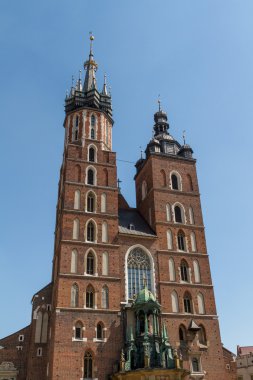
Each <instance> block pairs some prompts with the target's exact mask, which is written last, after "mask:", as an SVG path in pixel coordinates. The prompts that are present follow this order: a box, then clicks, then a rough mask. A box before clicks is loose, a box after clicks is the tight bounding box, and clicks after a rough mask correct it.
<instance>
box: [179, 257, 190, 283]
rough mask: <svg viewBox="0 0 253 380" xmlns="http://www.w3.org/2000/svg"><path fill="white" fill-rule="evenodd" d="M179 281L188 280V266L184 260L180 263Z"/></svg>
mask: <svg viewBox="0 0 253 380" xmlns="http://www.w3.org/2000/svg"><path fill="white" fill-rule="evenodd" d="M180 274H181V281H185V282H189V268H188V265H187V262H186V261H185V260H182V261H181V264H180Z"/></svg>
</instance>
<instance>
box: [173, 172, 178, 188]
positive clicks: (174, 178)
mask: <svg viewBox="0 0 253 380" xmlns="http://www.w3.org/2000/svg"><path fill="white" fill-rule="evenodd" d="M171 185H172V189H173V190H179V185H178V178H177V176H176V174H172V176H171Z"/></svg>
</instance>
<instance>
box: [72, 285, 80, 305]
mask: <svg viewBox="0 0 253 380" xmlns="http://www.w3.org/2000/svg"><path fill="white" fill-rule="evenodd" d="M78 297H79V289H78V285H77V284H73V285H72V287H71V302H70V306H71V307H78Z"/></svg>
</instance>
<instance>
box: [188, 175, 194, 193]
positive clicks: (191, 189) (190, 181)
mask: <svg viewBox="0 0 253 380" xmlns="http://www.w3.org/2000/svg"><path fill="white" fill-rule="evenodd" d="M187 182H188V190H189V191H193V183H192V177H191V176H190V174H187Z"/></svg>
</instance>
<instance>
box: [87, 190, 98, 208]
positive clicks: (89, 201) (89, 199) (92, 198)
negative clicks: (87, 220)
mask: <svg viewBox="0 0 253 380" xmlns="http://www.w3.org/2000/svg"><path fill="white" fill-rule="evenodd" d="M95 204H96V199H95V195H94V193H93V192H91V191H89V192H88V194H87V211H88V212H95Z"/></svg>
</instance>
